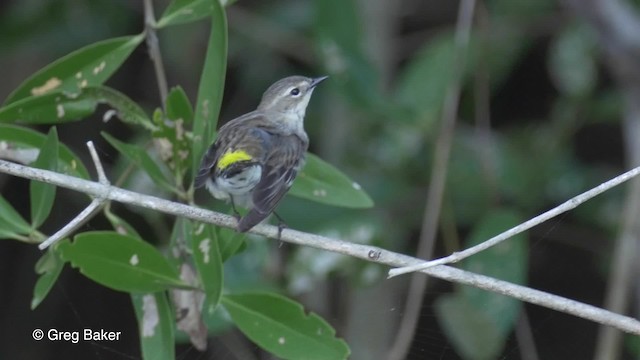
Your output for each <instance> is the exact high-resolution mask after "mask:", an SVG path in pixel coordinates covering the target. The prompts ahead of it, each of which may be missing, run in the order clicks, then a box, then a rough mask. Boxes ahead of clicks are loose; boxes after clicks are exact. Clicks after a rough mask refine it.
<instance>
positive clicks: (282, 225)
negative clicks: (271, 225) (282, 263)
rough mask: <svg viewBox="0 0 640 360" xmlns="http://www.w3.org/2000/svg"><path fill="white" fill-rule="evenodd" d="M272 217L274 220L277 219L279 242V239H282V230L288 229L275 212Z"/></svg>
mask: <svg viewBox="0 0 640 360" xmlns="http://www.w3.org/2000/svg"><path fill="white" fill-rule="evenodd" d="M273 215H274V216H275V217H276V219H278V241H280V238H281V237H282V230H284V229H286V228H288V226H287V224H286V223H285V222H284V220H282V218H281V217H280V215H278V213H276V212H275V211H274V212H273Z"/></svg>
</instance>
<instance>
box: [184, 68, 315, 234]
mask: <svg viewBox="0 0 640 360" xmlns="http://www.w3.org/2000/svg"><path fill="white" fill-rule="evenodd" d="M326 78H327V77H326V76H323V77H318V78H307V77H304V76H290V77H287V78H284V79H282V80H279V81H277V82H276V83H274V84H273V85H271V86H270V87H269V88H268V89H267V91H265V93H264V94H263V95H262V100H261V101H260V105H258V108H257V109H256V110H255V111H252V112H250V113H248V114H245V115H242V116H240V117H238V118H235V119H233V120H231V121H229V122H228V123H226V124H224V126H222V127H221V128H220V129H219V131H218V137H217V138H216V140H215V142H214V143H213V144H212V145H211V146H210V147H209V149H208V150H207V152H206V154H205V155H204V157H203V159H202V163H201V165H200V169H199V171H198V175H197V176H196V179H195V187H196V188H198V187H202V186H205V187H206V188H207V190H209V192H210V193H211V194H212V195H213V197H215V198H217V199H221V200H228V201H230V202H231V206H232V208H233V211H234V214H235V216H236V218H238V225H237V230H238V231H239V232H245V231H247V230H249V229H251V228H252V227H254V226H255V225H256V224H258V223H259V222H261V221H262V220H264V219H265V218H266V217H267V216H269V214H271V213H272V212H273V211H274V209H275V207H276V205H277V204H278V202H279V201H280V199H282V197H283V196H284V194H286V193H287V191H288V190H289V188H290V187H291V184H292V183H293V180H294V179H295V177H296V175H297V173H298V170H300V168H302V166H303V164H304V157H305V152H306V151H307V148H308V147H309V137H308V136H307V133H306V132H305V131H304V127H303V123H304V115H305V111H306V109H307V105H308V104H309V99H310V98H311V94H312V93H313V90H314V89H315V87H316V85H318V84H319V83H320V82H321V81H322V80H324V79H326ZM236 205H239V206H242V207H244V208H247V209H249V212H248V213H247V214H246V215H245V216H243V217H242V218H241V217H240V215H239V213H238V211H237V210H236V207H235V206H236ZM276 216H277V215H276ZM281 225H282V224H281ZM280 230H282V228H280Z"/></svg>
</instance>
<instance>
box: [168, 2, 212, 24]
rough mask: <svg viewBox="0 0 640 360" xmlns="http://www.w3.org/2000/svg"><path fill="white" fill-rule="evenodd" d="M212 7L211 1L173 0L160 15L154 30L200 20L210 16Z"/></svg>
mask: <svg viewBox="0 0 640 360" xmlns="http://www.w3.org/2000/svg"><path fill="white" fill-rule="evenodd" d="M214 1H216V2H217V0H214ZM213 6H214V4H213V1H212V0H173V1H172V2H171V4H169V6H167V8H166V9H165V10H164V13H162V16H161V17H160V20H158V23H157V25H156V28H158V29H160V28H163V27H165V26H170V25H178V24H187V23H191V22H195V21H198V20H202V19H204V18H205V17H207V16H210V15H211V13H212V12H213V11H214V7H213Z"/></svg>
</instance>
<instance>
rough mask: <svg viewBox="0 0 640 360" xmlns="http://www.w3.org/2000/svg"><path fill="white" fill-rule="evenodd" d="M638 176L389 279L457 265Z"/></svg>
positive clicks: (617, 180) (616, 181) (633, 172)
mask: <svg viewBox="0 0 640 360" xmlns="http://www.w3.org/2000/svg"><path fill="white" fill-rule="evenodd" d="M638 174H640V167H637V168H634V169H632V170H629V171H627V172H626V173H624V174H622V175H618V176H616V177H615V178H613V179H611V180H609V181H607V182H604V183H602V184H600V185H598V186H596V187H594V188H593V189H591V190H589V191H586V192H584V193H582V194H580V195H578V196H576V197H574V198H571V199H569V200H567V201H565V202H564V203H562V204H561V205H559V206H557V207H555V208H553V209H551V210H549V211H547V212H544V213H542V214H540V215H538V216H536V217H534V218H533V219H530V220H528V221H525V222H524V223H522V224H520V225H518V226H515V227H513V228H511V229H509V230H507V231H505V232H503V233H501V234H499V235H497V236H494V237H492V238H491V239H489V240H487V241H485V242H482V243H480V244H478V245H476V246H472V247H470V248H468V249H466V250H464V251H460V252H455V253H453V254H451V255H449V256H447V257H443V258H440V259H436V260H431V261H425V262H423V263H422V264H418V265H412V266H407V267H403V268H398V269H391V270H389V277H390V278H392V277H394V276H398V275H402V274H406V273H410V272H414V271H419V270H424V269H427V268H430V267H433V266H438V265H443V264H450V263H455V262H458V261H460V260H462V259H465V258H468V257H469V256H471V255H475V254H477V253H479V252H481V251H483V250H486V249H488V248H490V247H492V246H495V245H497V244H499V243H501V242H503V241H504V240H507V239H508V238H510V237H512V236H515V235H517V234H520V233H521V232H523V231H526V230H529V229H531V228H532V227H534V226H536V225H539V224H541V223H543V222H545V221H547V220H549V219H552V218H554V217H556V216H558V215H560V214H562V213H565V212H567V211H569V210H572V209H574V208H576V207H577V206H579V205H580V204H582V203H584V202H585V201H587V200H590V199H592V198H593V197H595V196H597V195H600V194H602V193H603V192H605V191H607V190H609V189H611V188H613V187H615V186H618V185H620V184H622V183H623V182H625V181H628V180H629V179H632V178H634V177H636V176H638Z"/></svg>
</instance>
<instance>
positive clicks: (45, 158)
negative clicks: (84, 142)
mask: <svg viewBox="0 0 640 360" xmlns="http://www.w3.org/2000/svg"><path fill="white" fill-rule="evenodd" d="M32 166H33V167H36V168H39V169H46V170H52V171H57V169H58V132H57V131H56V128H55V127H52V128H51V129H50V130H49V135H47V138H46V140H45V141H44V144H42V147H41V148H40V154H38V158H37V159H36V161H34V162H33V164H32ZM55 197H56V187H55V186H54V185H51V184H47V183H44V182H41V181H36V180H31V181H30V182H29V199H30V201H31V226H33V228H34V229H37V228H38V227H39V226H40V225H42V223H43V222H44V220H45V219H46V218H47V217H48V216H49V213H50V212H51V208H52V207H53V200H54V199H55Z"/></svg>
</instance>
